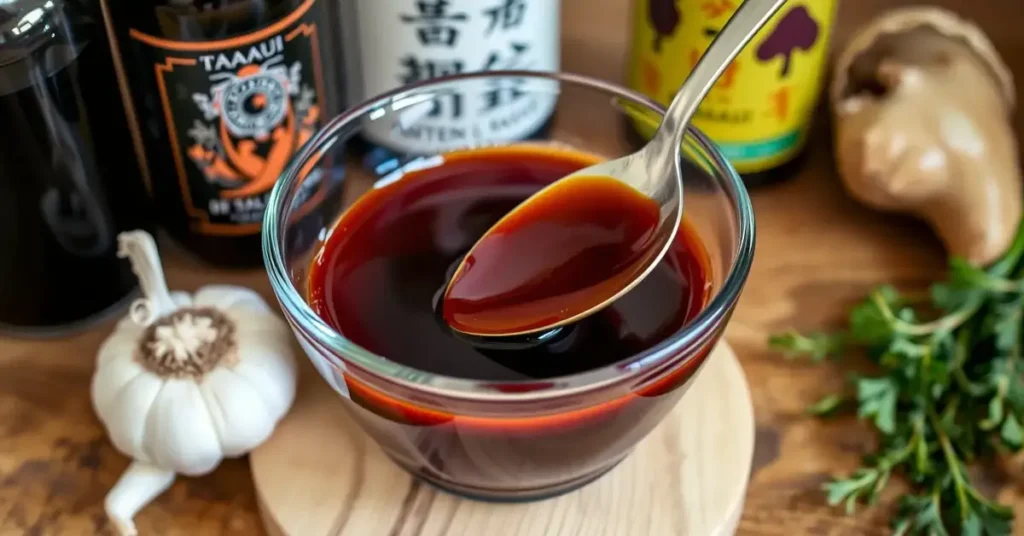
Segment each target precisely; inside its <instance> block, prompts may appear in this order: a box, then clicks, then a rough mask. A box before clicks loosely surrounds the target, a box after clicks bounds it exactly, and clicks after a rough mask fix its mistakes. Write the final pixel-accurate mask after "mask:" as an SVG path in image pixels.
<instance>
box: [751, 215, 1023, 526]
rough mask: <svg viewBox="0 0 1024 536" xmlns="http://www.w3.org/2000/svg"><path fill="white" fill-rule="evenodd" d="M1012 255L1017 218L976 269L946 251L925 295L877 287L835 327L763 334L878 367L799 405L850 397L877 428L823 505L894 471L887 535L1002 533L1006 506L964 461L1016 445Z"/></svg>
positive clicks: (1018, 350) (799, 350)
mask: <svg viewBox="0 0 1024 536" xmlns="http://www.w3.org/2000/svg"><path fill="white" fill-rule="evenodd" d="M1022 256H1024V225H1022V226H1021V228H1020V229H1018V231H1017V235H1016V237H1015V239H1014V241H1013V244H1012V245H1011V246H1010V248H1009V249H1008V250H1007V251H1006V253H1005V254H1004V255H1003V256H1002V257H1001V258H1000V259H999V260H997V261H996V262H994V263H993V264H992V265H990V266H989V267H987V268H984V269H982V268H977V267H975V266H972V265H971V264H969V263H967V262H964V261H963V260H961V259H957V258H953V259H951V260H950V263H949V274H948V279H947V280H946V281H944V282H941V283H936V284H934V285H932V287H931V292H930V295H929V296H925V297H923V298H922V297H916V298H915V297H910V296H908V295H906V294H901V293H900V292H898V291H897V290H896V289H895V288H893V287H891V286H888V285H886V286H881V287H879V288H876V289H875V290H873V291H872V292H871V293H870V294H869V295H868V296H867V298H866V299H865V300H864V301H863V302H862V303H861V304H860V305H858V306H856V307H855V308H854V309H852V310H851V312H850V315H849V325H848V327H847V329H846V330H843V331H841V332H838V333H812V334H807V335H803V334H799V333H796V332H788V333H782V334H777V335H773V336H772V337H771V338H770V340H769V344H770V346H771V347H773V348H775V349H777V350H779V351H781V352H783V353H784V354H786V355H787V356H791V357H792V356H797V355H802V356H807V357H809V358H810V359H811V360H813V361H822V360H824V359H825V358H828V357H840V356H842V355H844V354H845V353H846V352H847V351H848V350H850V349H860V350H863V351H864V353H866V355H867V356H868V357H869V358H870V359H871V360H872V361H874V363H875V364H876V365H877V368H878V370H879V373H878V374H877V375H860V376H856V377H854V378H852V383H853V388H852V389H851V391H852V392H851V393H849V394H833V395H829V396H827V397H825V398H824V399H822V400H821V401H819V402H817V403H816V404H814V405H812V406H811V407H810V408H809V409H808V411H809V412H810V413H814V414H817V415H826V414H832V413H835V412H836V410H837V409H839V408H840V407H843V406H844V405H848V406H850V407H855V408H856V412H857V415H858V416H859V417H861V418H862V419H866V420H868V421H870V423H871V424H872V425H873V427H874V428H875V429H876V430H877V432H878V436H879V446H878V448H877V449H876V451H875V452H873V453H872V454H871V455H869V456H867V457H866V458H865V459H864V462H863V464H862V466H861V467H860V468H859V469H857V470H856V471H854V472H853V473H852V474H850V475H848V476H846V477H844V478H836V479H834V480H832V481H830V482H828V483H827V484H826V485H825V490H824V491H825V493H826V498H827V500H828V503H829V504H831V505H843V506H844V507H845V509H846V511H847V512H848V513H852V512H854V511H855V509H856V506H857V504H858V503H863V504H871V503H874V502H875V501H876V500H877V498H878V496H879V494H880V493H881V491H882V490H883V489H884V488H885V487H886V485H887V484H888V483H889V481H890V479H891V478H892V477H893V476H894V475H896V474H898V475H900V476H902V477H903V478H905V479H906V480H907V481H908V482H909V483H910V484H911V485H912V487H913V490H914V491H913V492H912V493H911V494H908V495H905V496H904V497H902V499H901V501H900V502H899V504H898V507H897V509H896V514H895V515H894V517H893V519H892V526H893V528H894V531H895V533H896V534H897V535H911V534H927V535H946V534H963V535H965V536H980V535H1003V534H1009V533H1010V531H1011V523H1012V521H1013V512H1012V511H1011V510H1010V509H1009V508H1007V507H1006V506H1003V505H1001V504H998V503H996V502H994V501H993V500H990V499H988V498H987V497H985V496H984V495H983V494H982V493H981V492H980V491H979V490H978V489H977V488H976V487H975V486H974V485H973V483H972V482H971V478H970V476H968V473H967V468H966V466H967V464H969V463H971V462H974V461H976V460H978V459H984V458H986V457H989V458H990V457H993V456H995V455H998V454H1000V453H1006V452H1018V451H1020V450H1021V447H1022V445H1024V381H1022V379H1024V356H1022V354H1024V329H1022V325H1024V262H1022ZM847 401H848V402H850V403H849V404H844V403H845V402H847Z"/></svg>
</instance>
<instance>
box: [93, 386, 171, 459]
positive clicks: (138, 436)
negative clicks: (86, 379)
mask: <svg viewBox="0 0 1024 536" xmlns="http://www.w3.org/2000/svg"><path fill="white" fill-rule="evenodd" d="M162 384H163V382H162V381H161V380H160V379H159V378H156V377H154V376H152V375H151V374H140V375H138V376H137V377H136V378H135V379H133V380H132V381H131V382H129V383H128V384H127V385H125V386H124V387H122V388H121V389H120V391H118V392H117V396H116V397H115V398H113V399H112V400H111V402H110V406H109V407H106V408H103V407H99V406H97V415H101V417H100V421H102V422H103V424H104V426H105V427H106V428H107V435H109V436H110V440H111V442H112V443H113V444H114V447H116V448H117V450H119V451H121V453H122V454H124V455H126V456H131V457H133V458H135V459H136V460H141V461H146V462H152V461H153V459H152V457H151V456H150V454H149V453H148V452H146V451H145V448H144V445H143V441H144V439H145V438H146V422H147V420H148V416H149V408H150V407H152V405H153V402H154V401H155V400H156V397H157V395H158V394H159V393H160V390H161V386H162ZM93 386H94V390H98V389H103V388H105V387H104V385H103V382H102V380H97V381H94V382H93ZM94 400H95V397H94ZM100 411H102V413H100Z"/></svg>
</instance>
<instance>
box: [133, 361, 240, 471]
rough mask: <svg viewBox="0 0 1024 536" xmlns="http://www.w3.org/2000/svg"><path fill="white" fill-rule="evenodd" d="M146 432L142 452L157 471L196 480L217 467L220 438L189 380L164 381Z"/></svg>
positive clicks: (192, 382)
mask: <svg viewBox="0 0 1024 536" xmlns="http://www.w3.org/2000/svg"><path fill="white" fill-rule="evenodd" d="M145 429H146V435H145V438H144V439H143V444H142V451H143V452H145V453H146V454H148V458H149V459H150V460H152V463H153V464H154V465H156V466H157V467H160V468H164V469H170V470H172V471H174V472H176V473H179V474H183V475H188V476H199V475H204V474H206V473H209V472H210V471H212V470H213V469H214V467H216V466H217V464H218V463H220V460H221V457H222V452H221V448H220V438H219V437H218V436H217V430H216V428H215V427H214V425H213V420H212V418H211V417H210V412H209V410H208V409H207V407H206V400H205V399H204V398H203V395H202V392H201V391H200V389H199V386H198V385H197V384H196V382H195V381H193V380H192V379H177V378H174V379H169V380H165V381H164V385H163V386H162V387H161V388H160V394H159V395H158V396H157V397H156V399H155V400H153V403H152V405H151V406H150V410H149V415H148V418H147V419H146V426H145Z"/></svg>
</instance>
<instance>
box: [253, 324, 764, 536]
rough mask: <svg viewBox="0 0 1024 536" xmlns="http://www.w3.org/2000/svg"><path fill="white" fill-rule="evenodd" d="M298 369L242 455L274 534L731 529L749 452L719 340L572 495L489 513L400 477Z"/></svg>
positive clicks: (749, 434) (744, 392) (748, 428)
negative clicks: (291, 399)
mask: <svg viewBox="0 0 1024 536" xmlns="http://www.w3.org/2000/svg"><path fill="white" fill-rule="evenodd" d="M315 374H316V373H315V372H314V371H313V370H312V367H309V366H307V367H305V370H304V371H303V376H302V378H301V382H302V383H301V385H300V390H299V393H300V394H299V397H298V398H297V400H296V401H295V407H294V408H292V411H291V413H290V414H289V415H288V416H287V417H286V418H285V419H284V420H283V421H282V422H281V424H280V426H279V428H278V429H277V431H276V432H275V433H274V435H273V437H271V438H270V439H269V440H268V441H267V442H266V443H264V444H263V445H261V446H260V447H259V448H258V449H256V450H255V451H254V452H252V454H251V455H250V464H251V465H252V475H253V480H254V483H255V488H256V495H257V499H258V501H259V506H260V512H261V515H262V517H263V522H264V524H265V525H266V527H267V530H268V531H269V533H270V534H271V535H273V536H321V535H324V536H377V535H381V536H447V535H465V536H481V535H487V536H512V535H515V536H520V535H529V536H534V535H540V536H562V535H566V536H568V535H577V534H586V535H587V536H602V535H606V536H613V535H614V536H633V535H635V536H641V535H642V536H648V535H654V534H656V535H659V536H669V535H694V536H708V535H727V534H732V533H733V532H734V531H735V528H736V524H737V523H738V521H739V516H740V513H741V511H742V509H743V499H744V494H745V492H746V487H747V480H748V477H749V474H750V464H751V458H752V456H753V451H754V415H753V407H752V405H751V399H750V391H749V390H748V387H747V382H746V378H745V377H744V375H743V370H742V369H741V368H740V365H739V362H738V361H737V360H736V356H735V354H733V352H732V350H731V349H730V348H729V347H728V345H726V344H725V343H724V342H723V343H722V344H720V345H719V346H718V348H716V349H715V352H714V354H712V356H711V359H710V360H709V361H708V363H707V364H706V365H705V368H704V370H703V371H701V373H700V375H699V376H698V377H697V379H696V380H695V383H694V385H693V386H692V387H691V388H690V390H689V392H687V393H686V394H685V395H684V397H683V399H682V400H681V401H680V402H679V404H678V405H677V406H676V408H675V409H674V410H673V411H672V413H670V414H669V416H668V417H667V418H666V420H665V421H664V422H662V423H661V425H660V426H658V427H657V428H656V429H655V430H654V431H652V432H651V434H650V435H649V436H648V437H647V438H645V439H644V441H642V442H641V443H640V444H639V445H637V447H636V449H635V450H634V451H633V453H632V454H630V455H629V456H628V457H627V458H626V459H625V460H624V461H623V462H622V463H620V464H619V465H618V466H617V467H615V468H614V469H612V470H611V471H610V472H609V473H608V474H606V475H604V476H602V477H600V478H599V479H597V480H596V481H594V482H592V483H590V484H589V485H587V486H584V487H583V488H581V489H578V490H576V491H573V492H570V493H567V494H564V495H561V496H559V497H555V498H552V499H547V500H543V501H536V502H528V503H519V504H495V503H485V502H478V501H471V500H466V499H462V498H459V497H455V496H453V495H450V494H448V493H445V492H443V491H439V490H437V489H435V488H433V487H431V486H430V485H428V484H425V483H422V482H420V481H419V480H417V479H414V478H413V477H411V476H410V475H409V474H408V473H406V472H405V471H403V470H402V469H399V468H398V466H396V465H395V464H394V463H392V462H391V461H390V460H389V459H388V458H387V457H385V456H384V454H383V453H381V452H380V450H379V449H378V448H377V446H376V445H375V444H374V443H373V441H372V440H371V439H370V438H369V437H367V436H366V435H365V434H364V433H362V431H360V430H359V428H358V426H357V425H356V423H355V422H353V421H352V420H351V419H350V418H349V416H348V414H347V413H346V411H345V409H344V408H343V407H342V405H341V400H340V399H339V398H338V395H337V394H335V393H334V391H331V390H330V388H329V387H327V386H326V385H325V383H324V382H323V381H322V380H321V379H320V378H319V377H318V376H316V375H315Z"/></svg>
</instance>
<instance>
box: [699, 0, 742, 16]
mask: <svg viewBox="0 0 1024 536" xmlns="http://www.w3.org/2000/svg"><path fill="white" fill-rule="evenodd" d="M700 10H701V11H703V12H704V15H706V16H707V18H709V19H717V18H719V17H722V16H725V15H729V14H730V13H732V12H733V11H735V10H736V4H734V3H732V2H730V1H729V0H711V1H709V2H704V3H703V4H701V5H700Z"/></svg>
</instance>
